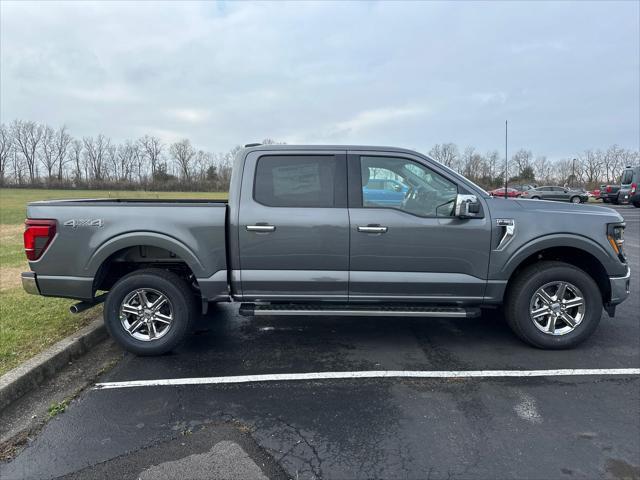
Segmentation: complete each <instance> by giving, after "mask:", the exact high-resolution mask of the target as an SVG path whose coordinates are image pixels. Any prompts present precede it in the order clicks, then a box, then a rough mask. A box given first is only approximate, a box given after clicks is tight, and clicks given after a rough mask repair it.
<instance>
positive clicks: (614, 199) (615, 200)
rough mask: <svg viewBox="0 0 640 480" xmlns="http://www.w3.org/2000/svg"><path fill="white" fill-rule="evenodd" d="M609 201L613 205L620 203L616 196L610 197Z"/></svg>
mask: <svg viewBox="0 0 640 480" xmlns="http://www.w3.org/2000/svg"><path fill="white" fill-rule="evenodd" d="M611 203H613V204H614V205H619V204H620V202H619V201H618V199H617V198H612V199H611Z"/></svg>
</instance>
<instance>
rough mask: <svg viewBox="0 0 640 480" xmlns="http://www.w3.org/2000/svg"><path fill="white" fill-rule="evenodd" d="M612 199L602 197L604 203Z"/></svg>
mask: <svg viewBox="0 0 640 480" xmlns="http://www.w3.org/2000/svg"><path fill="white" fill-rule="evenodd" d="M610 201H611V200H609V199H608V198H603V199H602V202H603V203H609V202H610Z"/></svg>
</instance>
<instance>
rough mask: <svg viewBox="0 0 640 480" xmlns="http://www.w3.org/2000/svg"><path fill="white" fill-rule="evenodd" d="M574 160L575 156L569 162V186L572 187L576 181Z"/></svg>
mask: <svg viewBox="0 0 640 480" xmlns="http://www.w3.org/2000/svg"><path fill="white" fill-rule="evenodd" d="M576 160H577V158H574V159H573V161H572V162H571V186H572V187H574V186H575V182H576Z"/></svg>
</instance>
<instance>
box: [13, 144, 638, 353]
mask: <svg viewBox="0 0 640 480" xmlns="http://www.w3.org/2000/svg"><path fill="white" fill-rule="evenodd" d="M381 179H384V180H393V182H380V181H379V180H381ZM385 183H389V184H396V183H398V184H400V185H401V188H394V189H393V191H389V192H386V193H385V192H378V191H376V190H378V189H381V188H384V187H383V186H381V185H384V184H385ZM399 192H400V197H398V194H399ZM394 195H395V196H394ZM27 214H28V219H27V220H26V231H25V251H26V254H27V257H28V259H29V266H30V268H31V271H30V272H26V273H23V274H22V282H23V285H24V288H25V290H27V291H28V292H29V293H34V294H40V295H45V296H51V297H67V298H73V299H78V300H80V303H78V304H77V305H74V306H73V307H72V311H76V312H77V311H81V310H84V309H86V308H89V307H91V306H93V305H95V304H97V303H99V302H100V301H102V300H106V301H105V308H104V319H105V323H106V326H107V328H108V330H109V332H110V333H111V335H112V336H113V338H115V339H116V340H117V341H118V342H119V343H120V344H121V345H122V346H123V347H124V348H125V349H127V350H129V351H131V352H134V353H136V354H140V355H154V354H161V353H164V352H167V351H168V350H170V349H172V348H173V347H175V346H176V345H177V344H178V343H179V342H180V341H181V340H183V339H184V338H185V335H186V334H187V333H188V332H189V331H190V327H191V324H192V321H193V319H194V318H195V317H196V316H197V315H198V314H200V313H201V312H206V311H207V308H208V306H209V304H210V303H211V302H232V301H234V302H241V305H240V312H241V314H244V315H253V316H255V315H270V316H277V315H309V316H320V315H343V316H344V315H360V316H384V317H398V316H400V317H424V318H426V317H449V318H452V317H476V316H478V315H479V313H480V309H481V308H491V307H493V308H495V307H497V306H500V305H504V313H505V317H506V319H507V321H508V323H509V325H510V326H511V328H512V329H513V330H514V332H515V333H516V334H517V335H518V336H519V337H520V338H522V339H523V340H525V341H526V342H528V343H530V344H532V345H534V346H536V347H540V348H567V347H572V346H574V345H577V344H578V343H580V342H581V341H583V340H585V339H586V338H587V337H589V336H590V335H591V333H592V332H593V331H594V330H595V328H596V326H597V325H598V323H599V321H600V317H601V314H602V310H603V307H604V309H605V310H606V311H607V312H608V314H609V316H613V315H614V314H615V305H617V304H619V303H620V302H622V301H623V300H624V299H625V298H626V297H627V296H628V295H629V277H630V271H629V267H628V265H627V261H626V258H625V254H624V250H623V243H624V240H623V234H624V228H625V224H624V222H623V218H622V217H621V216H620V215H619V214H618V213H617V212H615V211H613V210H611V209H608V208H604V207H596V206H588V205H574V204H559V203H556V202H548V201H535V200H505V199H502V198H492V197H491V196H489V195H488V194H487V193H486V192H485V191H484V190H482V189H481V188H480V187H478V186H476V185H475V184H473V183H472V182H470V181H469V180H467V179H465V178H464V177H462V176H460V175H458V174H457V173H455V172H453V171H452V170H450V169H448V168H446V167H444V166H443V165H441V164H439V163H437V162H435V161H433V160H432V159H430V158H428V157H426V156H424V155H421V154H419V153H416V152H413V151H410V150H404V149H397V148H387V147H360V146H349V147H345V146H322V147H319V146H282V145H265V146H255V145H254V146H247V148H245V149H243V150H242V151H240V153H239V154H238V156H237V157H236V159H235V163H234V166H233V176H232V179H231V188H230V192H229V200H228V201H209V200H202V201H200V200H175V201H169V200H105V199H94V200H60V201H44V202H34V203H31V204H29V206H28V209H27ZM104 292H106V293H104ZM390 321H392V320H391V319H390Z"/></svg>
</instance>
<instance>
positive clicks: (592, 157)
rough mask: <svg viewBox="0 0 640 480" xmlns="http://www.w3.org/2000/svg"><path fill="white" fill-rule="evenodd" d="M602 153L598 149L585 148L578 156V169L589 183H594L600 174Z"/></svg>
mask: <svg viewBox="0 0 640 480" xmlns="http://www.w3.org/2000/svg"><path fill="white" fill-rule="evenodd" d="M603 158H604V154H603V153H602V152H601V151H600V150H596V151H595V152H594V151H593V150H585V151H584V153H582V154H581V155H579V156H578V160H579V162H580V171H581V172H583V173H584V180H585V181H586V182H587V183H589V184H593V183H595V182H596V181H597V180H598V179H599V178H600V177H601V175H602V166H603Z"/></svg>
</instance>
